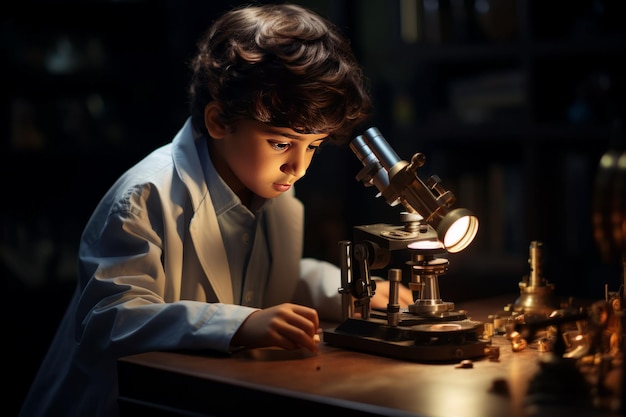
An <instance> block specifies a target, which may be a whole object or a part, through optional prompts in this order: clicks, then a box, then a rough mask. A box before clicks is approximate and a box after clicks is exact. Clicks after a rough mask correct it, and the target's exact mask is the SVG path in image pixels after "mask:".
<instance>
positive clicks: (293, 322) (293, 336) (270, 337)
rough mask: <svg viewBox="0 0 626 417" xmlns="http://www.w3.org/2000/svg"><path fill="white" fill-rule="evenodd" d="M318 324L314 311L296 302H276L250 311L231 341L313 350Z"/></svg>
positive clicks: (316, 340)
mask: <svg viewBox="0 0 626 417" xmlns="http://www.w3.org/2000/svg"><path fill="white" fill-rule="evenodd" d="M319 325H320V323H319V317H318V315H317V311H316V310H314V309H312V308H309V307H305V306H301V305H297V304H290V303H285V304H280V305H277V306H273V307H270V308H266V309H264V310H258V311H256V312H254V313H252V314H250V316H248V318H247V319H246V320H245V321H244V322H243V323H242V324H241V326H240V327H239V329H238V330H237V332H236V333H235V335H234V336H233V339H232V342H231V344H232V345H235V346H245V347H252V348H254V347H268V346H277V347H281V348H284V349H299V348H305V349H308V350H310V351H311V352H317V350H318V347H317V344H318V343H319V333H318V329H319Z"/></svg>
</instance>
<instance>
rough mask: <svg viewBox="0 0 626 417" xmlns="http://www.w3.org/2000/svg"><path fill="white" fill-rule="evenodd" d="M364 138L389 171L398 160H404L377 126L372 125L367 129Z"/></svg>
mask: <svg viewBox="0 0 626 417" xmlns="http://www.w3.org/2000/svg"><path fill="white" fill-rule="evenodd" d="M364 138H365V142H366V143H367V145H368V147H369V148H370V149H371V150H372V152H373V153H374V155H376V157H377V158H378V160H379V161H380V163H381V164H382V166H383V167H385V170H386V171H387V172H389V171H391V169H392V168H393V167H394V166H395V165H396V164H397V163H398V162H400V161H402V160H401V159H400V157H399V156H398V154H397V153H396V152H395V151H394V150H393V148H392V147H391V146H390V145H389V143H388V142H387V141H386V140H385V138H384V136H383V135H382V133H380V131H379V130H378V129H377V128H375V127H371V128H369V129H367V130H366V131H365V134H364Z"/></svg>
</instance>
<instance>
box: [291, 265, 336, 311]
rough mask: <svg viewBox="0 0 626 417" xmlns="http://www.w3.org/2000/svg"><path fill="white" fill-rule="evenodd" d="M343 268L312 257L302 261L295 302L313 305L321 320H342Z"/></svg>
mask: <svg viewBox="0 0 626 417" xmlns="http://www.w3.org/2000/svg"><path fill="white" fill-rule="evenodd" d="M339 287H341V270H340V269H339V267H338V266H336V265H334V264H332V263H330V262H326V261H322V260H317V259H312V258H304V259H302V260H301V261H300V281H299V283H298V287H297V289H296V294H295V297H294V302H295V303H298V304H302V305H306V306H310V307H313V308H315V309H316V310H317V312H318V314H319V316H320V319H321V320H327V321H333V322H338V321H340V320H341V295H340V294H339Z"/></svg>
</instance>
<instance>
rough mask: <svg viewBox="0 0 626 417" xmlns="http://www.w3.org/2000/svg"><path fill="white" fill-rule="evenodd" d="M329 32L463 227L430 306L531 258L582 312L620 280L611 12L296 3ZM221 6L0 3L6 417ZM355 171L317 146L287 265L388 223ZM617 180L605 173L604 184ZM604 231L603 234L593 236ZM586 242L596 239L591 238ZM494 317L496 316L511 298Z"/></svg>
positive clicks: (481, 1)
mask: <svg viewBox="0 0 626 417" xmlns="http://www.w3.org/2000/svg"><path fill="white" fill-rule="evenodd" d="M296 3H300V4H304V5H306V6H309V7H311V8H313V9H314V10H316V11H318V12H319V13H320V14H322V15H324V16H326V17H328V18H329V19H331V20H332V21H334V22H335V23H336V24H338V25H339V26H340V27H341V28H342V29H343V30H344V31H345V33H346V35H347V36H348V37H349V38H350V39H351V41H352V44H353V47H354V50H355V52H356V53H357V55H358V58H359V60H360V61H361V62H362V64H363V67H364V70H365V73H366V75H367V76H368V78H369V79H370V81H371V87H372V92H373V94H374V97H375V100H376V102H375V104H376V107H377V110H376V114H375V117H374V120H373V121H372V125H373V126H374V125H375V126H377V127H378V128H379V129H380V130H381V132H382V133H383V134H384V135H385V137H386V138H387V140H388V142H389V143H390V144H391V145H392V147H393V148H394V149H395V150H396V152H397V153H398V154H399V155H400V157H401V158H403V159H406V160H409V159H410V158H411V155H412V154H413V153H415V152H418V151H419V152H423V153H424V154H425V155H426V158H427V160H426V165H425V166H424V167H422V168H421V169H420V171H418V174H419V175H420V177H421V178H423V179H426V178H427V177H428V176H429V175H431V174H437V175H439V176H440V177H441V178H442V184H443V185H444V186H445V187H446V188H448V189H450V190H451V191H452V192H453V193H454V194H455V195H456V196H457V200H458V203H457V206H459V207H466V208H469V209H471V210H473V211H474V212H475V213H476V214H477V215H478V217H479V219H480V221H481V226H480V230H479V234H478V236H477V238H476V241H475V242H474V243H472V245H471V246H470V247H469V248H468V249H467V250H466V251H464V252H463V253H460V254H455V255H450V256H449V259H450V263H451V265H450V271H449V273H448V274H447V275H446V276H443V277H441V279H440V285H441V293H442V297H443V298H445V299H446V300H452V301H461V300H465V299H471V298H478V297H482V296H487V295H496V294H506V293H512V294H515V293H516V292H517V291H518V283H519V281H520V280H521V279H522V277H523V275H524V274H527V273H528V262H527V261H528V254H529V253H528V247H529V244H530V242H531V241H535V240H536V241H541V242H543V243H544V247H545V252H544V274H545V277H546V278H547V279H548V281H549V282H551V283H554V284H555V288H556V290H557V293H558V294H559V295H560V296H563V297H569V296H573V297H587V298H601V297H603V295H604V291H605V285H606V288H608V289H609V290H610V291H616V290H617V289H618V287H619V285H620V283H621V273H620V265H619V256H618V255H616V253H617V252H619V248H616V245H615V244H612V243H611V242H612V240H611V238H610V237H609V234H607V231H606V230H604V229H598V228H597V227H594V223H593V214H594V213H600V214H601V216H600V220H603V219H605V218H606V213H607V212H606V210H604V207H606V206H608V205H610V204H617V205H619V204H622V205H621V208H622V211H621V213H622V214H623V213H624V212H626V205H624V194H626V193H624V188H623V187H622V188H620V189H618V190H617V191H615V192H609V191H605V192H603V193H599V190H600V189H603V188H602V187H601V186H602V185H603V184H606V183H605V182H603V178H605V177H604V176H605V175H608V174H609V173H608V172H605V171H600V170H599V169H598V167H599V161H600V158H601V156H602V155H603V154H605V153H606V152H608V151H611V150H614V151H615V152H616V154H617V155H619V153H620V152H621V151H622V150H623V148H624V137H623V133H622V131H621V130H620V129H618V128H616V127H615V126H619V125H620V123H621V121H622V118H623V113H624V99H625V97H626V94H625V92H626V86H625V79H624V74H626V68H625V64H624V63H623V61H624V55H625V52H626V29H625V27H624V23H623V22H624V21H625V18H626V16H625V14H624V11H625V10H624V9H625V7H624V6H623V4H624V3H623V2H621V1H620V0H584V1H583V0H572V1H565V0H561V1H550V2H545V1H539V0H529V1H519V2H517V1H514V0H498V1H487V0H414V1H411V0H409V1H401V0H389V1H381V0H360V1H359V0H339V1H331V0H328V1H321V0H320V1H313V0H310V1H298V2H296ZM238 4H241V2H237V1H234V0H231V1H225V0H222V1H213V0H212V1H175V0H170V1H167V0H154V1H148V0H137V1H115V2H105V1H25V2H20V3H19V5H17V4H12V5H10V6H8V5H5V6H4V9H5V10H3V13H2V15H1V17H0V25H1V26H0V46H1V48H2V56H3V57H4V58H3V71H2V73H3V75H2V77H0V80H1V81H0V83H1V84H0V91H2V101H1V104H0V105H1V106H2V112H1V113H0V114H1V115H2V116H1V117H2V119H1V123H0V129H2V137H3V138H4V139H3V141H2V144H1V146H2V148H1V156H0V158H1V160H2V161H1V162H2V164H1V165H0V166H1V168H0V169H1V173H2V178H3V191H4V193H3V194H4V198H3V203H2V210H0V227H1V228H2V229H1V232H2V235H1V240H0V272H1V273H2V279H3V282H4V293H5V297H4V298H5V301H4V302H3V309H4V310H3V311H4V318H5V323H6V325H5V337H4V340H5V345H6V349H5V351H7V349H8V352H9V355H7V359H9V360H11V361H14V365H15V366H13V367H12V368H13V369H15V372H14V375H10V376H11V378H10V381H9V383H10V385H11V387H12V388H13V389H14V390H15V395H9V396H8V404H7V406H8V407H9V412H10V413H12V412H13V411H14V410H15V411H16V410H17V408H18V407H19V404H20V403H21V400H22V398H23V395H24V393H25V391H26V389H27V388H28V385H29V384H30V381H31V379H32V377H33V375H34V372H35V371H36V369H37V366H38V365H39V361H40V360H41V358H42V356H43V354H44V353H45V349H46V348H47V345H48V343H49V342H50V339H51V337H52V335H53V333H54V330H55V328H56V325H57V323H58V321H59V319H60V317H61V315H62V313H63V311H64V308H65V303H66V302H67V300H68V299H69V297H70V295H71V292H72V290H73V287H74V280H75V256H76V249H77V246H78V240H79V238H80V233H81V230H82V227H83V226H84V224H85V222H86V221H87V219H88V217H89V215H90V214H91V211H92V210H93V208H94V207H95V205H96V204H97V202H98V200H99V199H100V197H101V196H102V195H103V194H104V192H105V191H106V189H107V188H108V186H109V185H111V184H112V182H113V181H114V180H115V179H116V178H117V176H118V175H120V174H121V173H122V172H123V171H124V170H125V169H127V168H128V167H130V166H131V164H133V163H134V162H136V161H137V160H139V159H140V158H141V157H142V156H144V155H146V154H147V153H148V152H149V151H150V150H152V149H154V148H155V147H157V146H159V145H162V144H165V143H167V142H169V141H170V140H171V138H172V137H173V135H174V134H175V133H176V132H177V131H178V129H179V128H180V127H181V126H182V124H183V122H184V120H185V118H186V117H187V96H186V84H187V81H188V76H189V73H188V71H187V67H186V63H187V61H188V59H189V58H190V56H191V54H192V53H193V51H194V45H195V40H196V39H197V38H198V36H199V35H200V33H201V32H202V31H204V30H205V29H206V28H207V26H208V25H209V23H210V21H211V20H212V19H213V18H214V17H215V16H216V15H217V14H219V13H221V12H222V11H225V10H227V9H229V8H231V7H232V6H235V5H238ZM360 168H361V165H360V162H358V160H357V159H356V157H355V156H354V155H353V154H352V153H351V151H350V150H349V149H347V148H326V149H325V150H324V151H323V152H322V153H321V154H320V155H319V156H318V157H317V159H316V160H314V162H313V164H312V166H311V168H310V170H309V174H308V175H307V177H305V178H304V179H303V180H301V182H300V183H299V186H298V187H297V192H298V194H299V196H300V197H301V198H302V200H304V202H305V204H306V206H307V237H306V242H305V250H306V254H307V255H310V256H315V257H318V258H321V259H327V260H329V261H332V262H337V261H338V256H339V252H338V246H337V242H338V241H339V240H343V239H350V237H351V234H352V227H353V226H355V225H361V224H370V223H383V222H384V223H396V222H397V220H398V214H399V210H398V209H397V208H391V207H389V206H388V205H387V204H386V203H385V202H384V201H383V200H381V199H376V198H375V197H374V196H375V194H376V191H375V190H374V189H371V188H366V187H364V186H362V185H361V184H359V183H358V182H357V181H356V180H355V175H356V174H357V172H358V171H359V170H360ZM622 175H623V174H622ZM610 231H612V230H609V232H610ZM594 232H595V233H596V236H597V237H594ZM511 301H512V302H513V301H514V300H513V299H512V300H511Z"/></svg>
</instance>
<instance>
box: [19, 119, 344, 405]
mask: <svg viewBox="0 0 626 417" xmlns="http://www.w3.org/2000/svg"><path fill="white" fill-rule="evenodd" d="M194 140H204V139H194V135H193V130H192V127H191V123H190V120H187V121H186V123H185V125H184V126H183V128H182V129H181V130H180V132H178V134H177V135H176V137H175V138H174V139H173V141H172V143H170V144H167V145H165V146H163V147H161V148H159V149H157V150H155V151H154V152H152V153H151V154H150V155H148V156H147V157H146V158H145V159H144V160H143V161H141V162H139V163H138V164H137V165H136V166H134V167H133V168H131V169H130V170H129V171H128V172H126V173H125V174H124V175H123V176H122V177H121V178H120V179H119V180H118V181H117V182H116V183H115V184H114V185H113V187H112V188H111V189H110V190H109V192H108V193H107V194H106V195H105V196H104V198H103V199H102V200H101V202H100V204H99V205H98V207H97V208H96V210H95V212H94V213H93V215H92V217H91V219H90V220H89V222H88V224H87V226H86V228H85V230H84V232H83V237H82V239H81V243H80V249H79V275H78V283H77V290H76V292H75V293H74V296H73V297H72V299H71V302H70V305H69V307H68V309H67V311H66V313H65V316H64V317H63V319H62V322H61V324H60V327H59V329H58V331H57V334H56V335H55V338H54V340H53V341H52V344H51V347H50V349H49V351H48V354H47V355H46V357H45V359H44V362H43V364H42V366H41V368H40V370H39V373H38V374H37V377H36V379H35V381H34V383H33V385H32V387H31V391H30V393H29V396H28V397H27V399H26V401H25V403H24V407H23V408H22V412H21V416H23V417H36V416H43V415H46V416H63V417H71V416H80V417H86V416H106V417H112V416H115V415H117V412H118V411H117V370H116V360H117V359H118V358H119V357H121V356H125V355H129V354H134V353H139V352H146V351H152V350H171V349H207V350H214V351H218V352H219V351H221V352H228V349H229V344H230V339H231V337H232V335H233V334H234V332H235V331H236V330H237V328H238V327H239V325H240V324H241V322H242V321H243V320H245V318H246V317H247V316H248V315H249V314H250V313H251V312H252V311H254V309H253V308H251V307H243V306H238V305H234V304H232V303H233V293H232V285H231V278H230V272H229V267H228V261H227V258H226V252H225V249H224V245H223V243H222V239H221V236H220V229H219V226H218V223H217V218H216V215H215V212H214V208H213V204H212V202H211V197H210V195H209V190H208V189H207V184H206V181H205V175H204V173H203V171H202V168H201V165H200V159H199V157H198V154H197V150H196V146H195V143H194ZM303 214H304V213H303V207H302V204H301V203H300V202H299V201H298V200H297V199H296V198H295V196H294V195H293V192H290V193H287V194H284V195H281V196H280V197H278V198H276V199H274V201H273V202H272V204H271V205H270V206H269V207H268V210H267V223H266V224H267V237H268V242H269V246H270V252H271V253H272V263H271V267H270V277H269V281H268V284H267V288H266V290H265V295H264V302H263V305H262V306H259V307H267V306H271V305H275V304H279V303H283V302H298V303H302V304H306V305H311V306H313V307H315V308H317V309H318V312H319V314H320V317H321V318H323V319H327V320H339V319H340V316H341V299H340V296H339V294H338V288H339V286H340V284H341V282H340V280H341V279H340V272H339V268H337V267H336V266H334V265H331V264H329V263H326V262H322V261H317V260H312V259H304V260H303V259H301V256H302V243H303ZM36 330H37V329H36V325H34V327H33V331H36ZM217 400H218V401H221V400H223V399H217Z"/></svg>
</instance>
